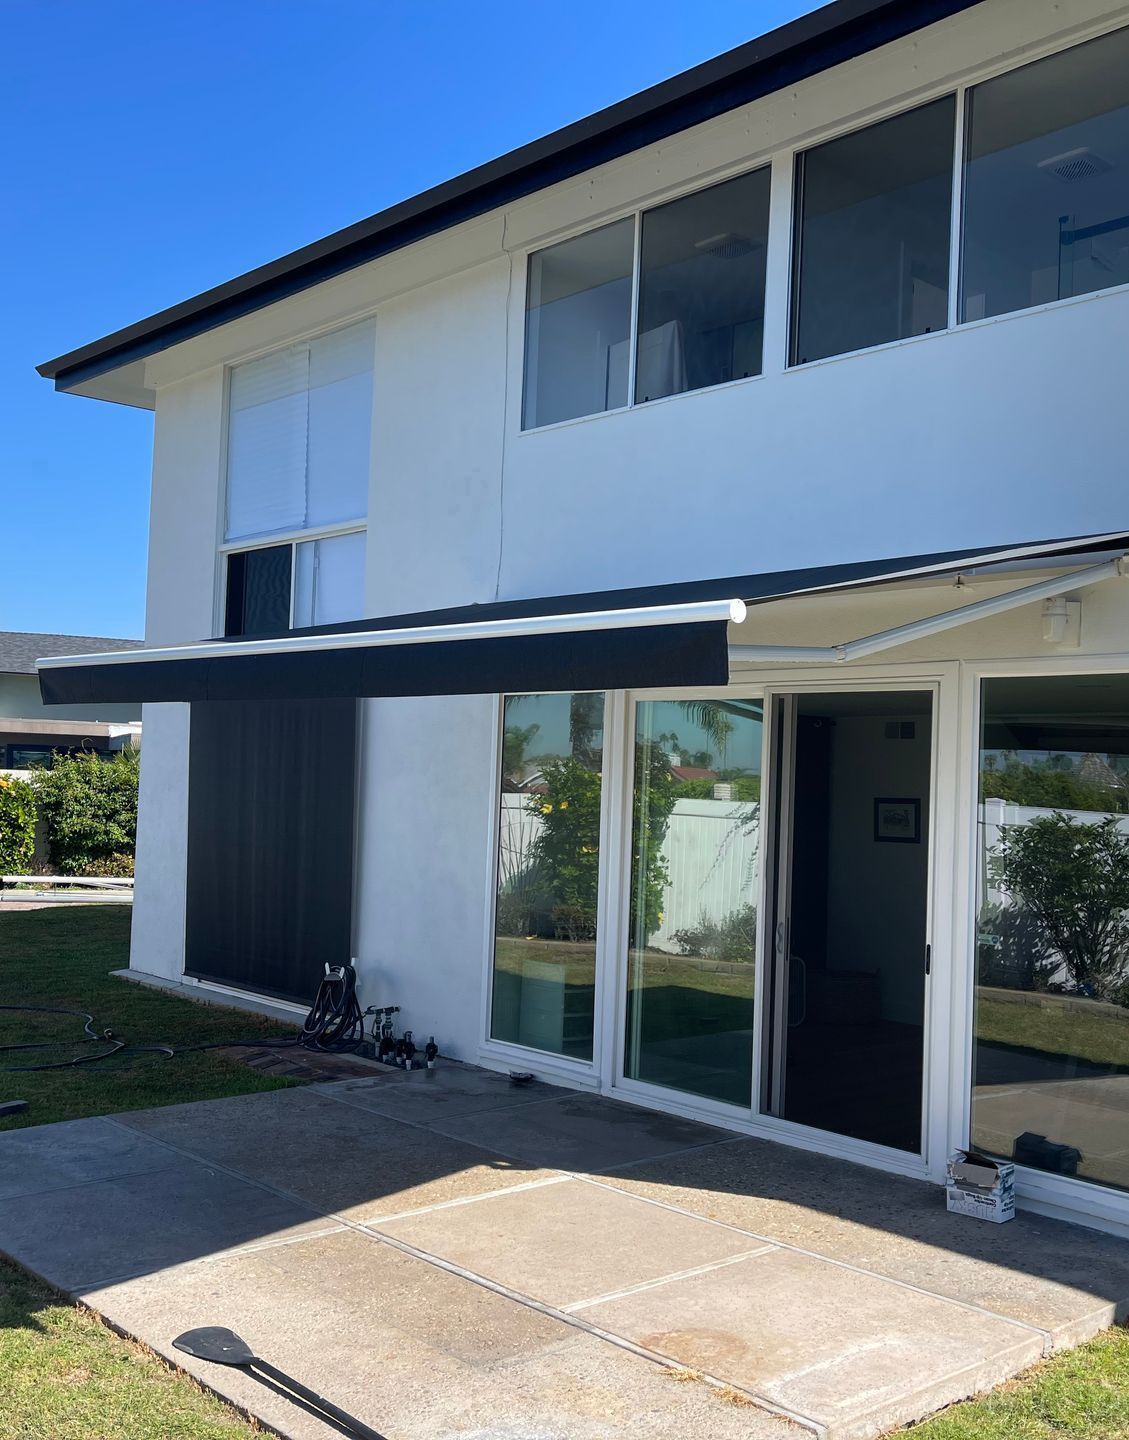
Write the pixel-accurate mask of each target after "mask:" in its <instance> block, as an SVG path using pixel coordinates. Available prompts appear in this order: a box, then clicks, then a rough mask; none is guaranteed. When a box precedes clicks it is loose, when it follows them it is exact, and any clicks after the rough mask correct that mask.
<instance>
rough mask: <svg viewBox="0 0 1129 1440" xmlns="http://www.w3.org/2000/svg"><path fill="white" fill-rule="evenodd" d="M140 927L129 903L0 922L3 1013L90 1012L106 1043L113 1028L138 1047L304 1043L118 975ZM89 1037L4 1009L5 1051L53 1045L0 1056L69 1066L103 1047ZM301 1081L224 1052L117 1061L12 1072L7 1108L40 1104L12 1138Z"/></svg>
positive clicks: (76, 1028)
mask: <svg viewBox="0 0 1129 1440" xmlns="http://www.w3.org/2000/svg"><path fill="white" fill-rule="evenodd" d="M130 918H131V912H130V909H129V907H128V906H126V905H74V906H71V905H68V906H62V905H59V906H57V907H51V908H48V909H43V910H22V911H14V912H12V913H9V914H6V915H0V1005H46V1006H50V1005H55V1006H62V1007H65V1008H74V1009H78V1010H85V1011H87V1012H88V1013H89V1014H91V1015H93V1016H94V1022H95V1028H96V1029H97V1030H98V1032H99V1033H101V1032H102V1031H103V1030H106V1029H109V1030H112V1031H113V1032H114V1033H115V1035H117V1036H119V1037H120V1038H122V1039H124V1040H126V1041H128V1042H131V1043H134V1044H152V1043H165V1044H168V1045H172V1046H174V1047H177V1046H188V1045H199V1044H203V1043H205V1042H207V1041H212V1040H226V1039H237V1038H240V1037H244V1036H246V1037H247V1038H265V1037H267V1036H269V1035H280V1034H287V1033H293V1032H292V1031H291V1030H288V1027H286V1026H282V1025H278V1024H276V1023H275V1022H273V1021H270V1020H265V1019H261V1018H259V1017H258V1016H254V1015H244V1014H241V1013H239V1012H237V1011H234V1010H227V1009H222V1008H219V1007H217V1006H211V1005H200V1004H197V1003H196V1002H194V1001H192V1000H185V999H182V998H181V997H179V996H175V995H166V994H164V993H162V992H161V991H159V990H152V989H149V988H148V987H146V986H142V985H136V984H133V983H131V982H130V981H128V980H121V979H118V978H117V977H115V976H113V975H111V974H110V973H109V972H110V971H111V970H116V969H120V968H122V967H124V966H125V965H127V964H128V962H129V924H130ZM81 1036H82V1021H81V1020H80V1019H77V1018H75V1017H73V1016H66V1015H27V1014H21V1013H18V1012H11V1011H4V1010H0V1045H14V1044H18V1043H21V1042H28V1041H38V1040H45V1041H51V1042H53V1043H52V1048H51V1049H49V1050H39V1051H37V1050H29V1051H24V1052H20V1051H7V1052H0V1066H7V1065H21V1064H35V1063H43V1062H47V1061H56V1060H65V1059H69V1058H70V1057H71V1056H72V1055H79V1054H82V1053H83V1052H85V1051H87V1050H91V1049H96V1048H97V1047H96V1046H93V1045H83V1044H79V1043H77V1042H78V1041H79V1040H80V1038H81ZM289 1083H291V1082H289V1081H286V1080H280V1079H272V1078H271V1077H269V1076H266V1075H261V1074H259V1073H258V1072H257V1071H255V1070H251V1069H249V1068H248V1067H247V1066H246V1065H244V1064H242V1063H241V1062H240V1061H239V1060H236V1059H234V1058H232V1057H231V1056H230V1055H227V1054H225V1053H224V1052H223V1051H222V1050H211V1051H203V1052H198V1053H196V1054H186V1055H177V1056H175V1057H174V1058H172V1059H166V1058H164V1057H161V1056H157V1055H143V1056H139V1057H137V1058H136V1059H133V1060H125V1061H120V1060H115V1059H110V1060H105V1061H101V1062H98V1063H96V1064H93V1065H82V1066H78V1067H76V1068H73V1069H67V1070H53V1071H46V1072H40V1073H39V1074H12V1073H3V1071H0V1100H2V1099H12V1100H15V1099H20V1100H28V1101H30V1106H29V1108H28V1110H26V1111H25V1112H24V1113H23V1114H22V1115H18V1116H14V1117H12V1118H10V1119H8V1120H0V1130H3V1129H12V1128H15V1127H17V1126H22V1125H46V1124H48V1123H50V1122H51V1121H54V1120H74V1119H78V1118H80V1117H82V1116H85V1115H107V1114H111V1113H113V1112H114V1111H117V1110H137V1109H145V1108H148V1107H149V1106H154V1105H174V1104H177V1103H179V1102H180V1101H184V1100H211V1099H215V1098H216V1097H218V1096H221V1095H239V1094H243V1093H244V1092H246V1091H255V1090H276V1089H279V1088H280V1087H282V1086H285V1085H287V1084H289Z"/></svg>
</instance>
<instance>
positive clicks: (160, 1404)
mask: <svg viewBox="0 0 1129 1440" xmlns="http://www.w3.org/2000/svg"><path fill="white" fill-rule="evenodd" d="M32 913H34V912H32ZM263 1433H264V1432H263V1431H262V1430H261V1429H260V1428H259V1427H258V1426H256V1425H253V1424H251V1423H249V1422H248V1421H246V1420H244V1419H243V1417H242V1416H241V1415H239V1414H238V1413H237V1412H236V1411H235V1410H232V1409H230V1408H229V1407H228V1406H227V1405H224V1404H223V1403H222V1402H221V1401H219V1400H217V1399H215V1397H214V1396H212V1395H209V1394H207V1393H206V1392H205V1391H203V1390H201V1389H200V1388H199V1387H198V1386H197V1385H196V1384H194V1383H193V1381H192V1380H190V1379H188V1378H187V1377H186V1376H184V1375H182V1374H180V1373H178V1372H177V1371H175V1370H172V1369H170V1368H169V1366H167V1365H165V1364H164V1363H163V1362H162V1361H161V1360H159V1359H157V1357H156V1356H155V1355H153V1354H152V1353H151V1352H150V1351H148V1350H146V1349H145V1348H144V1347H143V1346H140V1345H134V1344H132V1343H131V1342H129V1341H127V1340H123V1339H121V1337H120V1336H118V1335H116V1334H114V1333H113V1332H112V1331H111V1330H108V1329H107V1328H106V1327H105V1326H104V1325H103V1324H102V1323H101V1322H100V1321H99V1320H98V1319H97V1318H96V1317H95V1316H94V1315H92V1314H91V1313H90V1312H89V1311H88V1310H83V1309H79V1308H78V1307H77V1306H74V1305H71V1304H68V1302H67V1301H65V1300H63V1299H61V1298H60V1297H59V1296H58V1295H56V1294H55V1293H54V1291H52V1290H50V1289H48V1288H47V1286H45V1285H42V1284H40V1282H39V1281H38V1280H34V1279H32V1277H31V1276H29V1275H26V1274H24V1272H23V1271H22V1270H17V1269H16V1268H15V1267H14V1266H11V1265H8V1264H6V1263H4V1262H3V1261H0V1440H103V1437H106V1440H108V1437H110V1436H113V1437H114V1440H154V1437H158V1436H159V1437H160V1440H250V1437H252V1436H255V1435H258V1436H262V1434H263Z"/></svg>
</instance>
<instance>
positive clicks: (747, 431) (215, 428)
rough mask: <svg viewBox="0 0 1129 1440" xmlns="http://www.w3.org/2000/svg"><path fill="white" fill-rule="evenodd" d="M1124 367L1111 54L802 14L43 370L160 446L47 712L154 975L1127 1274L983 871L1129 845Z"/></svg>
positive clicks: (1058, 961)
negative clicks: (114, 852)
mask: <svg viewBox="0 0 1129 1440" xmlns="http://www.w3.org/2000/svg"><path fill="white" fill-rule="evenodd" d="M1127 360H1129V4H1126V3H1124V0H1119V3H1113V0H1071V3H1070V5H1068V6H1067V5H1062V4H1060V3H1056V0H979V3H969V0H929V3H905V0H835V3H833V4H829V5H826V6H825V7H824V8H822V9H819V10H817V11H815V12H814V13H813V14H811V15H808V16H806V17H805V18H803V19H801V20H798V21H796V22H795V23H794V24H790V25H788V26H786V27H784V28H783V29H781V30H778V31H775V32H773V33H771V34H769V35H765V36H761V37H759V38H756V39H754V40H751V41H750V43H749V44H748V45H746V46H743V47H741V48H739V49H737V50H735V51H733V52H731V53H729V54H726V55H723V56H721V57H719V58H718V59H716V60H713V61H710V62H708V63H707V64H705V65H702V66H699V67H698V68H697V69H695V70H691V71H688V72H687V73H686V74H684V75H680V76H678V77H676V78H675V79H673V80H670V81H667V82H664V83H663V84H661V85H658V86H656V87H655V88H654V89H652V90H648V91H646V92H644V93H643V94H641V95H637V96H635V97H633V98H632V99H629V100H626V101H624V102H623V103H621V104H618V105H615V106H613V107H611V108H610V109H609V110H607V111H604V112H601V113H600V114H597V115H594V116H591V117H589V118H587V119H585V120H583V121H580V122H578V123H577V124H576V125H573V126H570V127H568V128H566V129H565V130H563V131H560V132H558V133H556V134H554V135H550V136H548V137H546V138H545V139H544V140H540V141H537V142H536V143H534V144H531V145H528V146H526V147H524V148H522V149H521V150H518V151H516V152H514V153H513V154H510V155H506V156H503V157H502V158H501V159H498V160H495V161H492V162H490V163H489V164H487V165H484V166H482V167H480V168H479V169H477V170H474V171H472V172H470V173H468V174H466V175H463V176H460V177H458V178H457V179H454V180H452V181H450V182H448V183H446V184H444V185H441V186H439V187H437V188H436V189H434V190H431V191H428V192H427V193H425V194H422V195H419V196H416V197H415V198H413V199H410V200H407V201H405V202H403V203H402V204H399V205H396V206H394V207H392V208H391V209H390V210H387V211H384V212H382V213H381V214H378V215H375V216H373V217H372V218H371V219H369V220H365V221H362V222H360V223H359V224H357V225H354V226H352V227H350V228H349V229H347V230H344V231H342V232H340V233H338V234H336V235H332V236H330V237H328V238H327V239H325V240H322V241H319V242H317V243H316V244H313V245H310V246H308V247H307V248H306V249H304V250H301V251H298V252H296V253H295V254H293V255H289V256H286V257H284V258H283V259H281V260H279V261H277V262H275V263H273V264H270V265H266V266H264V267H262V268H261V269H260V270H256V271H254V272H252V273H250V274H248V275H244V276H241V277H239V278H237V279H235V280H232V281H231V282H230V283H228V284H226V285H222V286H220V287H218V288H217V289H215V290H212V291H209V292H207V293H205V294H203V295H200V296H197V297H195V298H194V299H191V300H188V301H186V302H185V303H184V304H182V305H178V306H175V307H173V308H172V309H171V310H168V311H165V312H162V313H161V314H158V315H155V316H152V317H150V318H149V319H147V320H143V321H141V322H140V323H138V324H135V325H131V326H129V327H128V328H126V329H124V330H122V331H119V332H117V333H116V334H113V335H109V336H107V337H105V338H103V339H101V340H98V341H95V342H94V343H92V344H89V345H85V346H83V347H82V348H81V349H78V350H75V351H74V352H72V353H70V354H68V355H64V356H62V357H60V358H58V359H56V360H53V361H51V362H50V363H48V364H45V365H43V366H41V367H40V368H41V372H42V373H43V374H44V375H45V376H47V377H49V378H51V379H53V381H54V383H55V385H56V387H57V388H58V389H60V390H64V391H68V392H73V393H78V394H84V395H89V396H93V397H97V398H100V399H103V400H108V401H112V402H116V403H120V404H126V405H139V406H145V407H150V408H152V409H154V410H155V412H156V439H155V456H154V470H153V498H152V528H151V542H150V565H149V590H148V612H147V626H146V648H145V649H144V650H140V651H134V652H125V653H118V654H114V653H109V654H107V653H102V654H93V655H90V656H86V657H83V658H81V659H76V658H75V657H69V658H67V657H63V658H61V659H55V658H51V657H46V663H44V664H42V665H41V667H40V679H41V684H42V687H43V693H44V698H45V699H46V700H47V701H48V702H52V703H79V702H81V701H83V700H86V701H89V700H94V699H96V700H100V701H104V702H114V703H117V702H136V701H143V702H145V712H144V714H145V739H146V745H145V763H144V767H143V775H142V799H141V818H140V832H139V858H138V878H137V892H136V904H135V914H134V929H133V942H132V945H133V949H132V958H131V965H132V967H133V968H134V969H135V970H137V971H138V972H140V973H142V974H144V975H149V976H154V977H159V978H161V979H163V980H165V981H175V982H184V981H187V982H188V983H191V984H194V985H199V986H200V987H202V988H206V989H209V990H212V991H217V990H218V991H221V992H222V993H224V994H228V995H235V996H242V995H260V996H261V995H267V996H273V997H276V998H278V999H280V1000H281V1001H282V1002H283V1003H286V1004H289V1005H292V1006H293V1007H294V1008H295V1011H296V1013H297V1012H298V1011H299V1010H300V1009H303V1008H304V1002H305V1003H308V1000H309V998H310V997H311V996H312V994H313V991H314V989H315V988H316V984H317V980H318V977H319V975H320V974H321V971H322V966H323V963H324V962H327V961H328V962H340V961H344V960H348V959H349V958H350V957H353V958H355V963H356V966H357V971H358V977H359V987H360V994H361V1001H362V1004H372V1005H385V1004H397V1005H399V1006H401V1007H402V1010H401V1018H402V1019H403V1020H404V1022H405V1023H406V1024H407V1025H410V1026H411V1027H412V1028H413V1029H414V1030H415V1032H416V1033H417V1035H418V1034H421V1033H422V1034H424V1035H427V1034H434V1035H435V1036H436V1037H437V1039H438V1041H439V1043H440V1045H441V1047H442V1048H443V1050H444V1052H445V1053H447V1054H449V1055H453V1056H457V1057H458V1058H459V1059H463V1060H467V1061H470V1062H473V1063H476V1064H482V1065H486V1066H493V1067H496V1068H499V1069H503V1070H505V1069H520V1070H524V1071H533V1072H535V1073H537V1074H538V1075H541V1076H543V1077H546V1078H549V1079H552V1080H554V1081H557V1082H560V1083H562V1084H566V1085H572V1086H576V1087H578V1088H581V1089H589V1090H594V1091H600V1092H603V1093H608V1094H614V1095H616V1096H619V1097H621V1098H623V1099H626V1100H630V1101H634V1102H636V1103H638V1104H639V1105H643V1106H649V1107H653V1108H656V1109H660V1110H665V1111H670V1112H673V1113H677V1114H680V1115H688V1116H694V1117H700V1118H705V1119H708V1120H710V1121H712V1122H714V1123H716V1124H719V1125H722V1126H728V1127H730V1128H732V1129H733V1130H734V1131H738V1132H744V1133H748V1134H755V1135H758V1136H764V1137H767V1138H770V1139H773V1140H777V1141H779V1142H780V1143H781V1144H783V1145H791V1146H798V1147H804V1148H808V1149H815V1150H820V1151H825V1152H828V1153H831V1154H834V1155H839V1156H845V1157H849V1158H852V1159H855V1160H859V1161H862V1162H864V1163H868V1164H872V1165H880V1166H884V1167H886V1168H888V1169H890V1170H893V1171H897V1172H900V1173H905V1174H910V1175H917V1176H922V1177H926V1178H930V1179H933V1180H937V1181H939V1180H941V1179H942V1178H943V1175H944V1167H945V1162H946V1159H947V1157H948V1155H949V1154H950V1152H951V1151H952V1150H953V1148H954V1147H957V1146H965V1145H968V1144H969V1142H970V1141H971V1142H972V1143H973V1144H975V1145H976V1146H978V1147H981V1148H983V1149H985V1150H987V1151H988V1152H990V1153H992V1154H995V1155H999V1156H1003V1157H1006V1158H1014V1159H1015V1160H1016V1161H1017V1162H1018V1192H1019V1195H1020V1203H1021V1204H1023V1205H1027V1206H1031V1207H1035V1208H1040V1209H1042V1210H1043V1211H1046V1212H1048V1213H1054V1214H1059V1215H1065V1216H1068V1217H1070V1218H1073V1219H1075V1220H1078V1221H1081V1222H1083V1223H1087V1224H1091V1225H1096V1226H1100V1227H1104V1228H1107V1229H1112V1230H1115V1231H1121V1232H1122V1233H1125V1234H1129V1009H1127V1008H1125V1005H1124V1004H1123V1003H1121V1002H1122V1000H1124V999H1125V997H1126V993H1127V992H1126V989H1125V988H1124V986H1121V988H1119V986H1120V985H1121V978H1120V974H1119V966H1120V965H1121V963H1122V960H1123V956H1121V954H1120V952H1118V953H1112V952H1109V953H1107V951H1109V947H1108V946H1107V949H1106V951H1102V953H1101V954H1098V953H1097V950H1095V948H1094V944H1090V949H1089V950H1087V949H1086V944H1087V943H1090V942H1089V941H1086V942H1085V943H1083V942H1084V940H1085V937H1082V938H1081V939H1079V942H1078V946H1077V947H1075V950H1076V952H1077V953H1075V950H1072V951H1071V957H1072V958H1071V957H1068V956H1066V955H1064V954H1063V953H1061V952H1056V951H1055V949H1054V945H1053V944H1052V943H1051V942H1050V940H1049V939H1048V935H1049V931H1048V926H1047V921H1046V916H1045V914H1044V915H1041V914H1040V911H1039V909H1038V906H1037V905H1035V903H1034V902H1033V901H1032V900H1031V897H1030V895H1029V894H1028V892H1027V891H1026V890H1025V889H1024V888H1023V886H1022V884H1020V882H1019V881H1018V880H1013V881H1012V883H1011V884H1010V885H1009V883H1008V881H1007V877H1006V875H1004V876H1003V877H1002V878H1001V871H1000V864H1001V863H1002V862H1001V858H1000V853H1001V852H1000V845H1001V839H1000V837H1001V833H1002V832H1001V827H1002V826H1003V827H1006V826H1007V825H1012V826H1016V827H1020V829H1021V830H1026V831H1029V832H1030V833H1031V834H1033V835H1035V836H1036V838H1037V837H1038V836H1040V835H1042V834H1044V830H1040V829H1036V830H1034V831H1031V830H1030V827H1031V826H1033V825H1036V823H1037V822H1040V821H1042V822H1044V827H1045V823H1046V822H1048V821H1049V822H1051V823H1052V824H1058V823H1066V822H1065V821H1064V822H1058V821H1055V818H1054V817H1055V816H1057V815H1063V814H1065V815H1067V817H1068V819H1069V820H1070V822H1071V823H1072V824H1073V825H1074V826H1075V827H1076V831H1074V832H1071V833H1072V834H1077V835H1080V836H1082V840H1081V841H1080V842H1079V844H1080V845H1081V848H1082V850H1085V847H1086V843H1087V842H1086V836H1087V835H1088V834H1090V832H1091V830H1092V827H1093V826H1094V825H1095V824H1097V823H1100V822H1101V821H1103V820H1104V819H1105V818H1106V817H1107V816H1114V817H1115V820H1114V822H1113V826H1112V829H1113V830H1114V831H1115V832H1116V834H1118V835H1120V834H1121V829H1120V826H1121V821H1120V819H1119V818H1116V817H1120V816H1121V815H1122V814H1123V812H1124V811H1125V809H1126V804H1125V797H1126V794H1127V793H1129V792H1127V791H1126V780H1127V778H1129V579H1127V578H1126V563H1127V562H1126V560H1125V556H1126V554H1127V552H1129V487H1127V478H1129V477H1127V474H1126V466H1127V459H1126V457H1127V455H1129V419H1127V415H1129V412H1127V409H1126V405H1125V394H1124V392H1125V375H1126V365H1127ZM1109 830H1110V827H1106V830H1104V831H1102V832H1101V833H1102V834H1103V835H1108V833H1109ZM1093 833H1094V834H1097V833H1098V832H1097V831H1093ZM1109 844H1110V845H1113V846H1114V850H1113V852H1111V853H1113V854H1114V859H1115V860H1116V857H1117V852H1116V841H1110V842H1109ZM1103 893H1105V892H1103ZM1099 899H1100V897H1099ZM1092 938H1093V937H1090V939H1091V940H1092ZM1064 943H1065V942H1064ZM1094 943H1095V944H1096V942H1094ZM1072 944H1073V941H1072ZM1098 948H1099V949H1100V947H1098Z"/></svg>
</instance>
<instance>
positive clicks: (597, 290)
mask: <svg viewBox="0 0 1129 1440" xmlns="http://www.w3.org/2000/svg"><path fill="white" fill-rule="evenodd" d="M768 195H769V170H768V167H767V166H766V167H764V168H763V169H760V170H754V171H753V172H752V173H750V174H748V175H740V176H738V177H737V178H736V179H733V180H726V181H723V182H722V183H721V184H719V185H711V186H710V187H709V188H708V189H706V190H699V191H696V192H695V193H694V194H693V195H686V196H683V197H682V198H681V199H679V200H672V201H670V203H669V204H667V205H660V206H658V207H657V208H656V209H654V210H648V211H647V212H646V213H645V214H643V216H642V217H641V222H642V233H641V236H640V244H639V249H640V262H639V309H638V316H637V323H636V324H635V326H634V327H633V326H632V320H631V295H632V291H633V288H634V280H635V220H634V218H632V219H629V220H619V221H617V222H616V223H615V224H614V225H605V226H603V227H602V228H601V229H599V230H591V231H589V232H588V233H587V234H586V235H578V236H577V237H576V238H575V239H574V240H565V241H563V242H562V243H561V244H559V245H552V246H550V247H549V248H548V249H546V250H539V251H537V252H536V254H534V255H531V256H530V259H529V285H528V292H527V297H526V318H525V389H524V400H523V406H522V426H523V428H524V429H526V430H530V429H533V428H535V427H536V426H538V425H551V424H553V423H554V422H555V421H559V420H570V419H573V418H574V417H576V416H579V415H595V414H598V413H599V412H600V411H603V410H616V409H619V408H620V407H622V406H625V405H627V404H628V403H639V402H641V401H645V400H657V399H659V398H660V397H661V396H664V395H676V394H678V393H679V392H681V391H684V390H699V389H701V388H703V387H704V386H707V385H720V384H723V383H724V382H725V381H727V380H739V379H741V378H742V377H744V376H747V375H759V374H760V372H761V345H762V338H763V332H764V277H765V251H766V245H767V241H768ZM633 346H634V351H633V349H632V347H633ZM632 358H634V362H635V390H634V395H633V396H630V395H629V383H630V374H631V363H632Z"/></svg>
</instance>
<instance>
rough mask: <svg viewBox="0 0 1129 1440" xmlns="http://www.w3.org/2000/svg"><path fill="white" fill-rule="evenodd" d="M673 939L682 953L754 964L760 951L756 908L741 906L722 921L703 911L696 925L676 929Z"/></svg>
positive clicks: (753, 906)
mask: <svg viewBox="0 0 1129 1440" xmlns="http://www.w3.org/2000/svg"><path fill="white" fill-rule="evenodd" d="M673 939H674V942H675V944H676V945H677V946H678V948H679V950H681V952H682V954H683V955H704V956H707V957H708V958H709V959H710V960H736V961H740V962H742V963H751V962H752V961H753V960H754V959H755V958H756V953H757V907H756V906H755V905H742V906H740V907H739V908H738V909H736V910H731V911H730V912H729V914H728V915H725V916H723V917H722V918H721V919H720V920H711V919H710V917H709V916H708V915H707V914H705V913H703V914H702V916H701V918H700V919H699V920H698V923H697V925H696V926H691V927H689V928H687V929H685V930H676V931H675V932H674V936H673Z"/></svg>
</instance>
